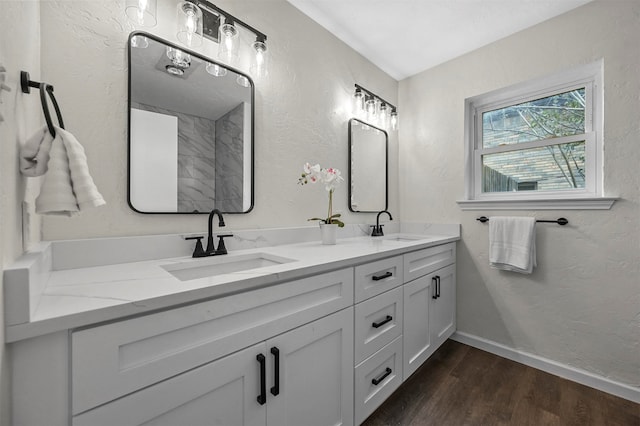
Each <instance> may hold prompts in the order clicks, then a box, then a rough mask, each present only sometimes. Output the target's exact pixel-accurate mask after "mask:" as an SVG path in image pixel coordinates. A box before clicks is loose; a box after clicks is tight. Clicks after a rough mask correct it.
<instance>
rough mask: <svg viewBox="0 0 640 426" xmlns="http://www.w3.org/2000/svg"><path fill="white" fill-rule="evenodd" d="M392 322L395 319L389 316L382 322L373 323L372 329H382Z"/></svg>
mask: <svg viewBox="0 0 640 426" xmlns="http://www.w3.org/2000/svg"><path fill="white" fill-rule="evenodd" d="M392 320H393V317H392V316H391V315H387V317H386V318H385V319H383V320H382V321H380V322H374V323H372V324H371V327H373V328H380V327H382V326H383V325H385V324H386V323H388V322H389V321H392Z"/></svg>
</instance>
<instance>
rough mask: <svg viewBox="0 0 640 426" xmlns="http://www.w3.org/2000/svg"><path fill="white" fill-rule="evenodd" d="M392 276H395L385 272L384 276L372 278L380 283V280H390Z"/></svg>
mask: <svg viewBox="0 0 640 426" xmlns="http://www.w3.org/2000/svg"><path fill="white" fill-rule="evenodd" d="M392 276H393V274H392V273H391V272H385V273H384V274H382V275H374V276H372V277H371V279H372V280H374V281H380V280H384V279H385V278H389V277H392Z"/></svg>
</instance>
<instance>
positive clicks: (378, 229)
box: [370, 225, 384, 237]
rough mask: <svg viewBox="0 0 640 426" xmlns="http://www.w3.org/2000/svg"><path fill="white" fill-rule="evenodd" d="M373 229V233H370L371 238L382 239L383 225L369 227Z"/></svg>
mask: <svg viewBox="0 0 640 426" xmlns="http://www.w3.org/2000/svg"><path fill="white" fill-rule="evenodd" d="M370 226H371V227H372V228H373V231H371V236H372V237H382V236H383V235H384V232H382V227H383V226H384V225H370Z"/></svg>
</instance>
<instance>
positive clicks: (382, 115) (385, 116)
mask: <svg viewBox="0 0 640 426" xmlns="http://www.w3.org/2000/svg"><path fill="white" fill-rule="evenodd" d="M378 125H379V126H380V127H382V128H383V129H386V128H387V127H389V108H388V107H387V104H385V103H384V102H382V103H381V104H380V108H379V109H378Z"/></svg>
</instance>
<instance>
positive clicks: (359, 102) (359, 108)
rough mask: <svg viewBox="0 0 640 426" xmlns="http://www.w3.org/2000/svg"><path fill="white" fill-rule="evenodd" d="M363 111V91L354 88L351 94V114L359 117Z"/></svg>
mask: <svg viewBox="0 0 640 426" xmlns="http://www.w3.org/2000/svg"><path fill="white" fill-rule="evenodd" d="M363 112H364V93H362V90H360V89H356V91H355V93H354V94H353V115H355V116H356V117H360V116H361V115H362V113H363Z"/></svg>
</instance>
